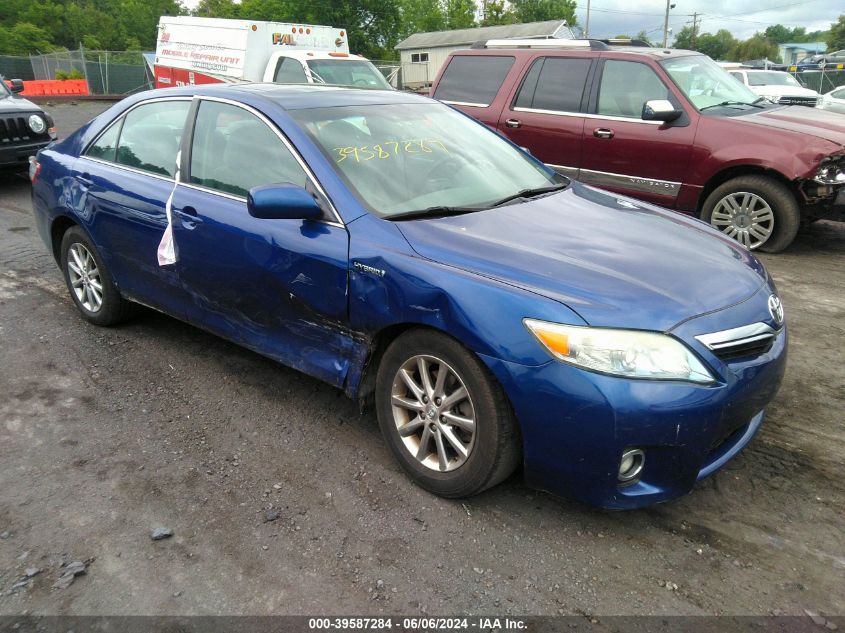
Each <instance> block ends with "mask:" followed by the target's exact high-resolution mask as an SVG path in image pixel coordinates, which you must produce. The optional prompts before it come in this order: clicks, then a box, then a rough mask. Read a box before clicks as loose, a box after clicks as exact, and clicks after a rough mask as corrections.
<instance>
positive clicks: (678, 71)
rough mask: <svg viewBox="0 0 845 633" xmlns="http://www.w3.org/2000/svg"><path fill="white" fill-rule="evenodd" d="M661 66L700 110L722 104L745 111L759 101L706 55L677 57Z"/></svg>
mask: <svg viewBox="0 0 845 633" xmlns="http://www.w3.org/2000/svg"><path fill="white" fill-rule="evenodd" d="M660 63H661V64H662V65H663V68H665V69H666V72H667V73H669V76H670V77H671V78H672V81H674V82H675V84H676V85H677V86H678V88H680V89H681V91H682V92H683V93H684V94H685V95H686V97H687V99H689V100H690V102H692V104H693V105H694V106H695V107H696V108H698V110H703V109H705V108H713V107H714V106H718V105H719V104H725V107H731V108H737V107H739V108H742V107H743V106H744V105H747V106H749V107H750V106H751V105H752V104H753V103H754V102H758V103H759V101H760V96H759V95H756V94H754V93H753V92H751V91H750V90H749V89H748V88H746V87H745V86H744V85H742V84H741V83H740V82H738V81H737V80H736V79H734V78H733V77H731V76H730V75H729V74H728V73H726V72H725V71H724V70H722V68H721V67H720V66H719V65H718V64H717V63H716V62H714V61H713V60H712V59H710V58H709V57H705V56H704V55H690V56H688V57H675V58H674V59H667V60H665V61H662V62H660ZM750 74H751V73H749V75H750ZM717 109H718V108H714V110H717Z"/></svg>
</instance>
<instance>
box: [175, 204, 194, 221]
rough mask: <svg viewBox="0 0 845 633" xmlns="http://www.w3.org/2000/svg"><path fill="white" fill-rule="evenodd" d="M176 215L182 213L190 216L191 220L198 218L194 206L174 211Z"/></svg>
mask: <svg viewBox="0 0 845 633" xmlns="http://www.w3.org/2000/svg"><path fill="white" fill-rule="evenodd" d="M174 211H176V213H181V214H182V215H189V216H191V218H196V217H197V210H196V209H194V208H193V207H192V206H187V207H182V208H181V209H174Z"/></svg>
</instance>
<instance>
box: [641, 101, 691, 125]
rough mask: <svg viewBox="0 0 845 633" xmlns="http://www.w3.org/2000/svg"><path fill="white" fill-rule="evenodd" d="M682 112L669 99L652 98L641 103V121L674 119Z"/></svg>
mask: <svg viewBox="0 0 845 633" xmlns="http://www.w3.org/2000/svg"><path fill="white" fill-rule="evenodd" d="M682 114H683V111H682V110H676V109H675V106H673V105H672V102H671V101H668V100H666V99H653V100H651V101H646V102H645V103H644V104H643V115H642V119H643V121H664V122H665V123H668V122H669V121H674V120H675V119H677V118H678V117H680V116H681V115H682Z"/></svg>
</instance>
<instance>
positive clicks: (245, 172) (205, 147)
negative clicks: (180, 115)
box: [191, 101, 308, 196]
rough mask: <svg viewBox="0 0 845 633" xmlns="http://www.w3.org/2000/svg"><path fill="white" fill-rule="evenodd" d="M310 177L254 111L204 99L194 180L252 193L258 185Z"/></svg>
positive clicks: (298, 181)
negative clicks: (251, 190)
mask: <svg viewBox="0 0 845 633" xmlns="http://www.w3.org/2000/svg"><path fill="white" fill-rule="evenodd" d="M307 179H308V177H307V175H306V174H305V171H303V169H302V167H301V166H300V165H299V163H298V162H297V160H296V158H294V156H293V154H291V152H290V150H289V149H288V148H287V147H286V146H285V144H284V143H283V142H282V141H281V140H280V139H279V137H278V136H276V134H275V133H274V132H273V131H272V130H271V129H270V128H269V127H267V125H266V124H265V123H264V122H263V121H261V120H260V119H259V118H258V117H256V116H255V115H254V114H252V113H251V112H248V111H247V110H244V109H243V108H239V107H237V106H232V105H228V104H225V103H217V102H215V101H203V102H202V103H201V104H200V107H199V112H198V113H197V120H196V124H195V126H194V137H193V146H192V148H191V182H192V183H194V184H197V185H202V186H204V187H209V188H211V189H217V190H218V191H225V192H226V193H231V194H235V195H239V196H246V194H247V193H248V192H249V190H250V189H252V188H253V187H256V186H258V185H269V184H273V183H282V182H289V183H292V184H294V185H299V186H300V187H304V186H305V182H306V180H307Z"/></svg>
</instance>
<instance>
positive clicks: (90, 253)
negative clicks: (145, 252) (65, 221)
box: [59, 226, 136, 326]
mask: <svg viewBox="0 0 845 633" xmlns="http://www.w3.org/2000/svg"><path fill="white" fill-rule="evenodd" d="M59 253H60V256H61V260H60V261H61V265H62V273H64V277H65V283H66V284H67V288H68V291H69V292H70V297H71V299H73V302H74V304H76V307H77V309H78V310H79V312H80V313H81V314H82V316H83V317H84V318H85V319H86V320H87V321H90V322H91V323H94V324H95V325H103V326H109V325H117V324H118V323H122V322H123V321H125V320H127V319H128V318H130V317H131V316H132V315H133V314H134V313H135V309H136V306H135V304H133V303H131V302H129V301H127V300H126V299H124V298H123V297H121V296H120V293H119V292H118V291H117V288H116V287H115V285H114V282H113V281H112V277H111V274H110V273H109V271H108V269H107V268H106V265H105V263H104V262H103V258H102V257H100V254H99V252H97V248H96V247H95V246H94V243H93V242H92V241H91V240H90V238H89V237H88V235H86V233H85V231H83V230H82V229H81V228H79V227H78V226H73V227H71V228H69V229H68V230H67V231H66V232H65V234H64V235H63V236H62V245H61V249H60V251H59Z"/></svg>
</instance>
